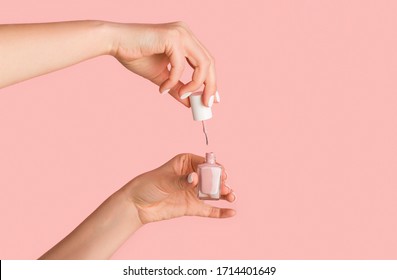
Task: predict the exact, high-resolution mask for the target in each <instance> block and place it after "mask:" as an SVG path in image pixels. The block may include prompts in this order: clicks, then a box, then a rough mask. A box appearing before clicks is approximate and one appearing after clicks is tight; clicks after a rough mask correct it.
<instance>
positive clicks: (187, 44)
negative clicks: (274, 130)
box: [0, 21, 220, 106]
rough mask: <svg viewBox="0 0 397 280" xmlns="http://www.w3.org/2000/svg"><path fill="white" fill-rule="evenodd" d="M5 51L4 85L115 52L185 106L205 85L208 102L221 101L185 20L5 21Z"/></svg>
mask: <svg viewBox="0 0 397 280" xmlns="http://www.w3.org/2000/svg"><path fill="white" fill-rule="evenodd" d="M0 54H1V55H0V88H2V87H5V86H8V85H11V84H14V83H17V82H20V81H23V80H26V79H30V78H33V77H36V76H39V75H43V74H46V73H50V72H53V71H56V70H59V69H62V68H65V67H68V66H71V65H73V64H76V63H79V62H82V61H85V60H87V59H91V58H94V57H97V56H101V55H112V56H114V57H115V58H116V59H117V60H118V61H120V63H121V64H122V65H124V66H125V67H126V68H127V69H128V70H130V71H132V72H133V73H136V74H138V75H140V76H142V77H143V78H145V79H148V80H150V81H152V82H153V83H155V84H156V85H158V86H159V91H160V92H163V93H167V92H169V93H170V94H171V95H172V96H173V97H174V98H175V99H177V100H178V101H179V102H181V103H182V104H184V105H185V106H189V101H188V99H186V97H187V96H188V95H189V94H188V93H189V92H193V91H196V90H197V89H199V88H200V87H201V86H202V85H203V84H204V86H205V87H204V94H203V102H204V104H206V105H212V102H210V99H211V97H212V100H215V102H219V100H220V99H219V94H218V93H217V87H216V77H215V64H214V59H213V58H212V57H211V55H210V54H209V52H208V51H207V50H206V48H205V47H204V46H203V45H202V44H201V43H200V42H199V41H198V39H197V38H196V37H195V36H194V34H193V33H192V32H191V30H190V29H189V28H188V26H187V25H186V24H184V23H183V22H174V23H165V24H126V23H114V22H104V21H71V22H57V23H40V24H11V25H0ZM186 61H187V62H188V64H189V65H190V66H191V67H192V68H193V69H194V73H193V76H192V80H191V81H189V82H188V83H187V84H186V85H185V84H183V83H182V82H181V81H180V78H181V76H182V74H183V71H184V68H185V62H186ZM168 65H170V70H168V68H167V66H168ZM181 96H182V98H181ZM209 103H210V104H209Z"/></svg>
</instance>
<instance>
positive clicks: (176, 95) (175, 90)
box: [168, 81, 190, 108]
mask: <svg viewBox="0 0 397 280" xmlns="http://www.w3.org/2000/svg"><path fill="white" fill-rule="evenodd" d="M183 85H184V83H182V82H181V81H178V83H177V84H176V85H175V86H174V87H173V88H172V89H170V90H169V91H168V93H169V94H170V95H171V96H172V97H173V98H175V99H176V100H177V101H179V102H181V103H182V104H183V105H185V106H186V107H188V108H189V107H190V101H189V98H186V99H181V98H180V96H179V89H180V88H181V87H182V86H183Z"/></svg>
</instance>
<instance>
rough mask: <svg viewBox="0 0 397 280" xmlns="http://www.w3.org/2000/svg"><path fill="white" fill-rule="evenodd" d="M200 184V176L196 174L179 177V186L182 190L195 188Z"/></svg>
mask: <svg viewBox="0 0 397 280" xmlns="http://www.w3.org/2000/svg"><path fill="white" fill-rule="evenodd" d="M197 184H198V175H197V173H196V172H191V173H189V174H188V175H182V176H180V177H179V185H180V187H181V188H182V189H186V188H194V187H195V186H196V185H197Z"/></svg>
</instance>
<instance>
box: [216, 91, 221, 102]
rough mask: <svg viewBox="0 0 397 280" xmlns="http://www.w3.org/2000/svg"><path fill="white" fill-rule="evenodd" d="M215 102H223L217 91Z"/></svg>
mask: <svg viewBox="0 0 397 280" xmlns="http://www.w3.org/2000/svg"><path fill="white" fill-rule="evenodd" d="M215 100H216V102H218V103H219V102H221V96H220V95H219V92H218V91H216V92H215Z"/></svg>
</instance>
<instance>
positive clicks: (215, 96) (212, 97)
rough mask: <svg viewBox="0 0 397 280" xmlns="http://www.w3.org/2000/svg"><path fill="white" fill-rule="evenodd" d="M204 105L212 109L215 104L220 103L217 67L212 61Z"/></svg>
mask: <svg viewBox="0 0 397 280" xmlns="http://www.w3.org/2000/svg"><path fill="white" fill-rule="evenodd" d="M202 98H203V103H204V105H206V106H207V107H212V105H213V104H214V102H217V103H219V102H220V96H219V93H217V87H216V78H215V66H214V63H213V61H211V65H210V68H209V71H208V75H207V77H206V79H205V87H204V91H203V96H202Z"/></svg>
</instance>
